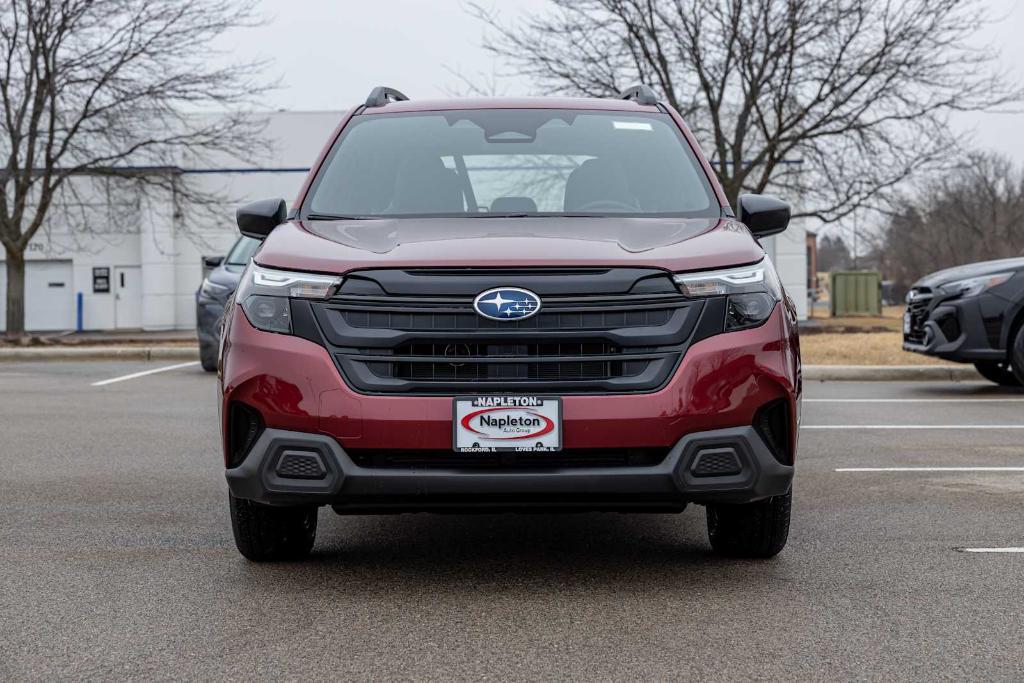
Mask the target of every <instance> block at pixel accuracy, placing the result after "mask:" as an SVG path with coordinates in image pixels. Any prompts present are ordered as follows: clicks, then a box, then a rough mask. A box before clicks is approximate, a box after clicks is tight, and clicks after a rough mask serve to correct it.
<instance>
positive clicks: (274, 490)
mask: <svg viewBox="0 0 1024 683" xmlns="http://www.w3.org/2000/svg"><path fill="white" fill-rule="evenodd" d="M717 449H730V450H731V451H732V452H733V453H734V454H735V455H736V458H737V459H738V461H739V462H740V463H741V465H742V469H741V471H740V472H739V473H738V474H726V475H723V476H699V477H698V476H695V475H693V474H692V473H691V469H692V467H693V465H694V462H695V461H696V459H697V458H698V457H699V456H700V454H701V453H702V452H704V451H707V450H717ZM287 451H312V452H316V453H319V454H320V455H321V457H322V458H323V462H324V465H325V468H326V469H327V470H328V473H327V475H326V477H325V478H324V479H322V480H301V479H293V480H282V479H281V478H280V477H278V476H277V475H276V473H275V472H274V468H275V466H276V463H277V460H278V459H279V458H280V457H281V455H282V454H283V453H284V452H287ZM793 472H794V468H793V467H791V466H787V465H782V464H780V463H779V462H778V461H777V460H776V459H775V457H774V456H773V455H772V454H771V451H770V450H769V449H768V447H767V446H766V445H765V443H764V441H763V440H762V439H761V437H760V436H759V435H758V433H757V432H756V431H755V430H754V428H753V427H734V428H729V429H718V430H713V431H708V432H699V433H695V434H689V435H687V436H684V437H683V438H682V439H680V440H679V441H678V442H677V443H676V444H675V445H674V446H673V447H672V449H671V451H670V452H669V454H668V455H667V456H666V457H665V459H664V460H663V461H662V462H660V463H659V464H657V465H654V466H649V465H641V466H626V467H573V468H552V469H544V470H525V471H501V472H491V471H466V470H460V469H429V470H425V469H415V468H412V469H389V468H370V467H360V466H359V465H357V464H356V463H355V462H354V461H353V460H352V458H351V457H349V455H348V453H346V452H345V450H344V449H343V448H342V447H341V446H340V445H339V444H338V443H337V442H336V441H335V440H333V439H331V438H329V437H327V436H324V435H321V434H310V433H305V432H291V431H285V430H278V429H267V430H265V431H264V433H263V435H262V436H261V437H260V440H259V442H257V444H256V446H255V447H254V448H253V453H252V455H250V457H249V458H247V459H246V461H245V462H243V463H242V465H241V466H239V467H236V468H231V469H228V470H227V471H226V476H227V480H228V486H229V488H230V489H231V492H232V493H233V494H234V495H235V496H236V497H239V498H244V499H248V500H255V501H258V502H262V503H269V504H278V505H311V504H313V505H315V504H323V505H333V506H335V509H337V510H338V511H339V512H345V513H368V512H379V511H391V512H401V511H422V510H438V509H459V510H464V509H493V508H504V507H510V508H531V509H532V508H537V507H552V508H560V509H567V508H569V509H577V510H579V509H630V510H633V509H637V510H643V509H664V508H676V509H681V508H682V507H685V505H686V504H687V503H690V502H696V503H746V502H752V501H756V500H762V499H764V498H768V497H771V496H777V495H783V494H785V493H787V492H789V490H790V487H791V486H792V481H793Z"/></svg>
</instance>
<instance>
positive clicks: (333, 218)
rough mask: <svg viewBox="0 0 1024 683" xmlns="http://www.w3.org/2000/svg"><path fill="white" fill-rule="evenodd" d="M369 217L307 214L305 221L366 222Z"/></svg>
mask: <svg viewBox="0 0 1024 683" xmlns="http://www.w3.org/2000/svg"><path fill="white" fill-rule="evenodd" d="M368 219H369V217H368V216H338V215H335V214H332V213H307V214H306V217H305V218H304V219H303V220H307V221H365V220H368Z"/></svg>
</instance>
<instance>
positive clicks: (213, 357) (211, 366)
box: [199, 344, 217, 372]
mask: <svg viewBox="0 0 1024 683" xmlns="http://www.w3.org/2000/svg"><path fill="white" fill-rule="evenodd" d="M199 364H200V365H202V366H203V370H206V371H207V372H217V347H216V346H213V345H210V344H200V345H199Z"/></svg>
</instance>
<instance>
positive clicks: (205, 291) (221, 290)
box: [199, 280, 231, 301]
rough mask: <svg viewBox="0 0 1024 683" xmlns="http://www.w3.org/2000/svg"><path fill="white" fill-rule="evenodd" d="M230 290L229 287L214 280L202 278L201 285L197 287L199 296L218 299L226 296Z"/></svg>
mask: <svg viewBox="0 0 1024 683" xmlns="http://www.w3.org/2000/svg"><path fill="white" fill-rule="evenodd" d="M230 291H231V288H230V287H227V286H225V285H218V284H217V283H216V282H210V281H209V280H203V284H202V286H200V287H199V296H200V298H203V299H213V300H215V301H219V300H221V299H223V298H224V297H225V296H227V294H228V292H230Z"/></svg>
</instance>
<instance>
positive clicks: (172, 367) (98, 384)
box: [91, 360, 199, 387]
mask: <svg viewBox="0 0 1024 683" xmlns="http://www.w3.org/2000/svg"><path fill="white" fill-rule="evenodd" d="M193 365H199V361H197V360H194V361H189V362H188V363H178V364H177V365H167V366H164V367H162V368H154V369H152V370H143V371H142V372H133V373H132V374H130V375H121V376H120V377H112V378H110V379H104V380H100V381H99V382H93V383H92V385H91V386H94V387H102V386H106V385H108V384H113V383H115V382H124V381H125V380H129V379H137V378H139V377H145V376H146V375H155V374H156V373H158V372H168V371H170V370H179V369H181V368H188V367H192V366H193Z"/></svg>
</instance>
